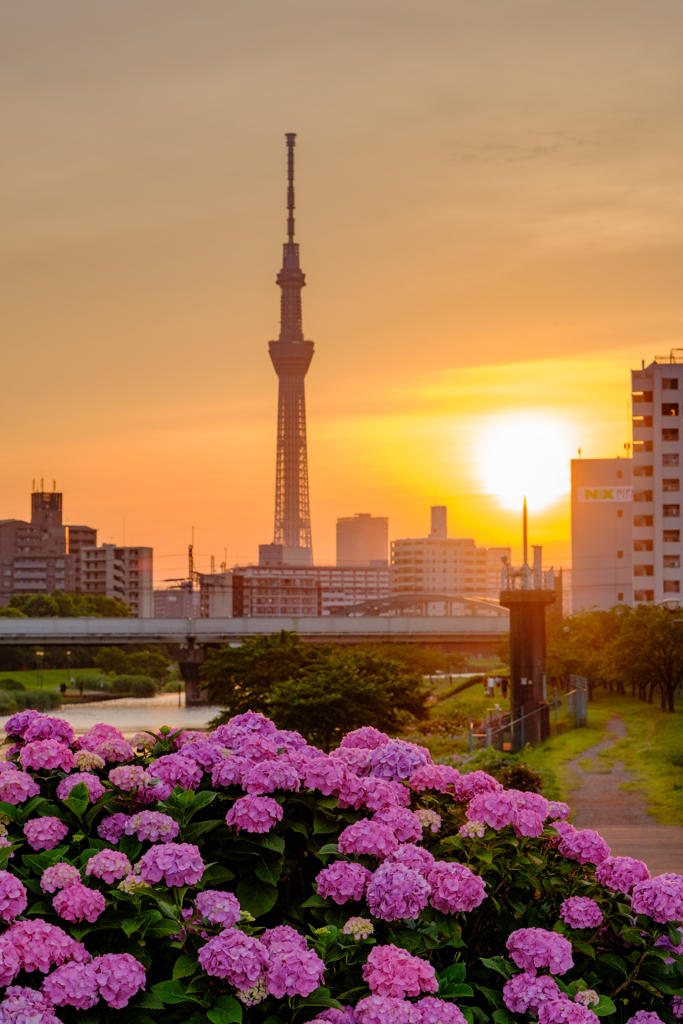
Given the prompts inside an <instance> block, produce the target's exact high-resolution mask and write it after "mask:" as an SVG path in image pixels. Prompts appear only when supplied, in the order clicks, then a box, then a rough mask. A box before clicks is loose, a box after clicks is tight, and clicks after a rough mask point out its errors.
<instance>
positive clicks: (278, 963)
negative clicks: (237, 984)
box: [266, 946, 325, 999]
mask: <svg viewBox="0 0 683 1024" xmlns="http://www.w3.org/2000/svg"><path fill="white" fill-rule="evenodd" d="M324 972H325V964H324V963H323V961H322V960H321V959H320V957H319V956H318V954H317V953H314V952H313V950H312V949H306V950H304V949H295V948H293V947H291V946H290V947H289V948H286V949H282V948H276V949H272V948H271V949H270V951H269V957H268V963H267V965H266V990H267V992H268V994H269V995H271V996H275V997H276V999H283V998H284V997H285V996H310V994H311V992H314V991H315V990H316V989H317V988H318V986H319V985H320V984H321V983H322V978H323V974H324Z"/></svg>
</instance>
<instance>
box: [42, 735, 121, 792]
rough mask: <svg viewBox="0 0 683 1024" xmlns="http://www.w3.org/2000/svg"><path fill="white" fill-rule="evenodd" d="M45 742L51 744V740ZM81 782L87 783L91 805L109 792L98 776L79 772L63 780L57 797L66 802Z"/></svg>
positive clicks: (58, 787) (58, 788)
mask: <svg viewBox="0 0 683 1024" xmlns="http://www.w3.org/2000/svg"><path fill="white" fill-rule="evenodd" d="M45 742H46V743H49V740H46V741H45ZM79 782H84V783H85V788H86V789H87V791H88V797H89V798H90V803H91V804H94V803H96V802H97V801H98V800H99V799H100V797H101V796H104V794H105V793H106V792H107V791H106V789H105V788H104V786H103V785H102V783H101V782H100V780H99V779H98V778H97V776H96V775H93V774H92V773H91V772H78V774H76V775H70V776H69V777H68V779H62V781H61V782H60V783H59V785H58V786H57V796H58V797H59V799H60V800H66V798H67V797H68V795H69V793H70V792H71V790H72V789H73V788H74V786H77V785H78V784H79Z"/></svg>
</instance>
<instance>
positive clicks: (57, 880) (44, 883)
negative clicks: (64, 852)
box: [40, 861, 81, 892]
mask: <svg viewBox="0 0 683 1024" xmlns="http://www.w3.org/2000/svg"><path fill="white" fill-rule="evenodd" d="M80 880H81V873H80V871H79V870H78V868H75V867H74V866H73V864H65V863H64V862H63V861H59V863H58V864H53V865H52V867H49V868H45V870H44V871H43V873H42V875H41V877H40V888H41V889H42V890H43V892H56V890H57V889H66V887H67V886H69V885H75V884H76V882H80Z"/></svg>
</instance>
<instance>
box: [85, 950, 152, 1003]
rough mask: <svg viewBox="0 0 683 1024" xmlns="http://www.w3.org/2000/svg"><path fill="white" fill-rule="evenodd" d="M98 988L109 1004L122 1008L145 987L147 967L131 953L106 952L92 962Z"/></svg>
mask: <svg viewBox="0 0 683 1024" xmlns="http://www.w3.org/2000/svg"><path fill="white" fill-rule="evenodd" d="M92 967H93V970H94V971H95V978H96V980H97V988H98V990H99V993H100V995H101V997H102V998H103V999H104V1001H105V1003H107V1005H108V1006H112V1007H113V1008H114V1009H115V1010H122V1009H123V1008H124V1006H128V1002H129V1000H130V999H132V997H133V996H134V995H135V993H136V992H139V991H140V989H143V990H144V988H145V981H146V975H145V968H144V967H143V966H142V964H141V963H140V961H139V960H136V958H135V957H134V956H132V955H131V954H130V953H105V954H104V956H98V957H96V958H95V959H94V960H93V962H92Z"/></svg>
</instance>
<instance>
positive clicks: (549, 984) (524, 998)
mask: <svg viewBox="0 0 683 1024" xmlns="http://www.w3.org/2000/svg"><path fill="white" fill-rule="evenodd" d="M559 998H560V990H559V988H558V987H557V982H556V981H555V979H554V978H548V977H545V976H544V977H538V976H537V975H536V974H515V976H514V978H510V980H509V981H506V982H505V984H504V985H503V1002H504V1003H505V1005H506V1006H507V1008H508V1010H512V1012H513V1013H533V1014H534V1015H537V1014H538V1008H539V1006H540V1005H541V1003H545V1002H547V1001H548V1000H549V999H559Z"/></svg>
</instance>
